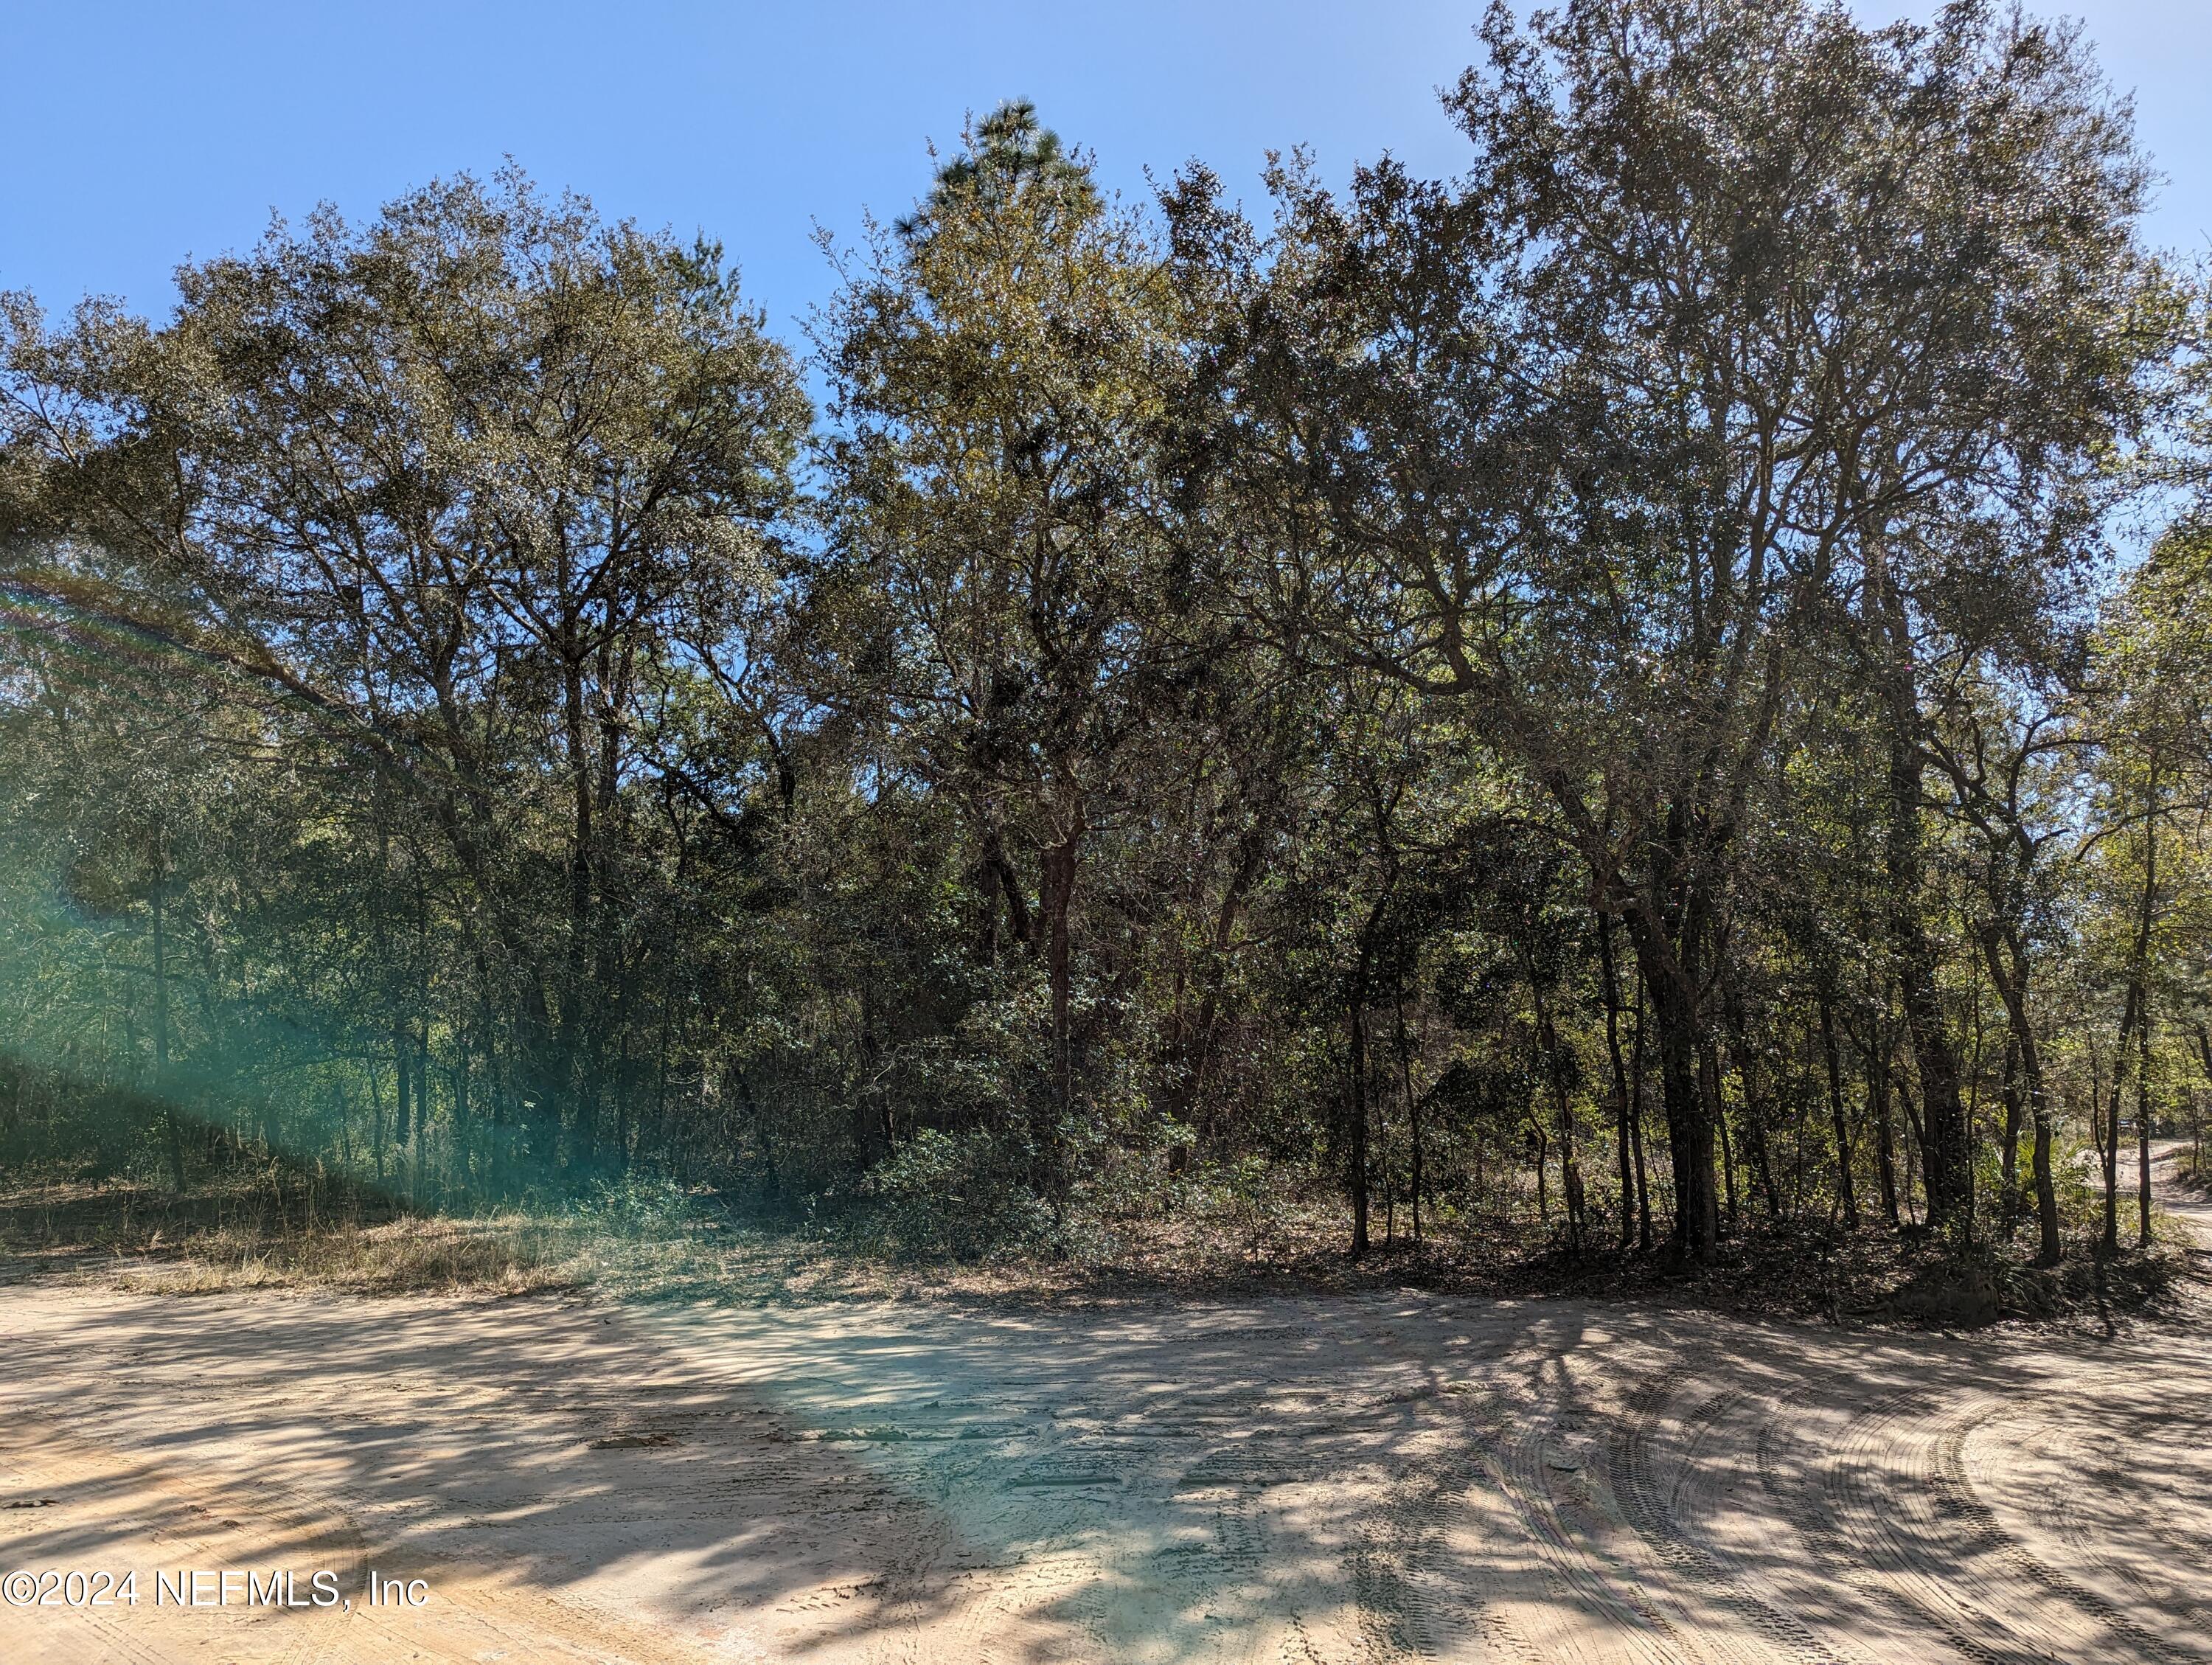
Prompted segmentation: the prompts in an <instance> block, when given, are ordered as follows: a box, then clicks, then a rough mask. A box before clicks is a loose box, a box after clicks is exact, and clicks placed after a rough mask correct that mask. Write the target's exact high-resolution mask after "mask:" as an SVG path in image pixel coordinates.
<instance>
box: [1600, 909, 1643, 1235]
mask: <svg viewBox="0 0 2212 1665" xmlns="http://www.w3.org/2000/svg"><path fill="white" fill-rule="evenodd" d="M1597 955H1598V964H1599V967H1600V969H1601V970H1602V972H1603V974H1604V979H1605V1048H1606V1054H1607V1057H1608V1058H1609V1059H1610V1060H1611V1061H1612V1065H1613V1148H1614V1153H1615V1154H1616V1155H1617V1156H1618V1157H1619V1158H1620V1247H1621V1248H1623V1249H1626V1248H1627V1247H1628V1246H1629V1244H1630V1243H1633V1242H1634V1241H1635V1239H1636V1195H1637V1190H1638V1186H1637V1180H1636V1174H1635V1170H1634V1168H1633V1166H1632V1151H1631V1146H1632V1145H1633V1144H1634V1143H1635V1136H1634V1134H1633V1133H1632V1129H1631V1127H1630V1126H1629V1117H1628V1098H1629V1095H1628V1072H1627V1070H1626V1067H1624V1066H1623V1065H1622V1063H1621V1058H1620V972H1619V970H1618V969H1617V968H1616V967H1615V966H1614V964H1613V918H1612V916H1611V915H1608V914H1606V913H1604V912H1602V911H1601V912H1600V913H1599V914H1598V916H1597Z"/></svg>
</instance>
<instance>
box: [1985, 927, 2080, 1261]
mask: <svg viewBox="0 0 2212 1665" xmlns="http://www.w3.org/2000/svg"><path fill="white" fill-rule="evenodd" d="M1982 951H1983V955H1984V957H1985V958H1986V959H1987V960H1988V961H1989V966H1990V982H1991V983H1993V984H1994V985H1995V986H1996V991H1997V998H1998V999H2000V1000H2002V1001H2003V1002H2004V1008H2005V1021H2006V1023H2007V1024H2008V1025H2009V1026H2010V1028H2011V1030H2012V1044H2013V1046H2014V1047H2015V1048H2016V1049H2017V1051H2018V1054H2019V1059H2020V1079H2021V1086H2022V1087H2023V1088H2024V1089H2025V1091H2026V1094H2027V1118H2028V1123H2029V1126H2030V1127H2031V1129H2032V1130H2033V1139H2034V1144H2033V1155H2032V1156H2031V1157H2030V1158H2029V1161H2030V1169H2029V1173H2030V1177H2031V1178H2032V1179H2033V1182H2034V1185H2035V1218H2036V1230H2037V1238H2038V1242H2037V1246H2036V1257H2035V1263H2036V1264H2037V1265H2038V1266H2042V1267H2053V1266H2057V1264H2058V1261H2059V1256H2060V1255H2061V1254H2062V1252H2063V1249H2062V1245H2061V1244H2060V1242H2059V1237H2058V1190H2057V1183H2056V1182H2055V1181H2054V1180H2053V1179H2052V1177H2051V1097H2050V1091H2049V1089H2048V1087H2047V1086H2046V1085H2045V1080H2044V1075H2043V1052H2042V1048H2040V1047H2039V1046H2038V1045H2037V1044H2036V1039H2035V1027H2034V1025H2033V1024H2031V1023H2030V1022H2029V1021H2028V1009H2027V992H2028V961H2027V945H2026V944H2025V943H2024V942H2023V941H2021V939H2020V938H2019V937H2018V936H2017V935H2016V934H2014V933H2009V932H2008V933H1999V932H1997V931H1996V930H1995V929H1991V930H1990V931H1986V932H1984V933H1983V937H1982Z"/></svg>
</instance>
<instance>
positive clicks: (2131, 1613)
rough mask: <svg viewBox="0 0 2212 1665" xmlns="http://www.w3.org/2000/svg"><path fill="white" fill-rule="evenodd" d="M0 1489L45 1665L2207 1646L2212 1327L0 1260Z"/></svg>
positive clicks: (1915, 1653)
mask: <svg viewBox="0 0 2212 1665" xmlns="http://www.w3.org/2000/svg"><path fill="white" fill-rule="evenodd" d="M2205 1224H2206V1225H2207V1227H2208V1229H2212V1219H2208V1220H2207V1221H2206V1223H2205ZM2208 1241H2212V1239H2208ZM0 1504H5V1505H6V1508H5V1509H4V1510H0V1571H6V1570H13V1569H29V1570H33V1571H38V1570H43V1569H48V1568H52V1569H57V1570H60V1569H68V1568H77V1569H82V1570H85V1571H94V1570H103V1569H104V1570H109V1571H113V1572H117V1573H120V1572H122V1571H128V1570H132V1569H136V1570H137V1571H138V1574H139V1579H138V1588H137V1595H138V1597H139V1601H138V1605H137V1606H136V1607H125V1606H121V1605H116V1606H107V1607H98V1608H79V1609H71V1608H68V1607H8V1606H0V1660H9V1661H13V1660H27V1661H41V1662H55V1665H64V1662H75V1661H101V1662H105V1661H109V1660H118V1661H149V1662H150V1661H164V1662H166V1661H175V1660H187V1661H198V1660H208V1661H213V1660H222V1661H226V1662H228V1661H240V1662H280V1661H282V1662H302V1665H304V1662H310V1661H319V1660H343V1661H364V1662H368V1661H374V1662H384V1661H390V1660H407V1659H421V1660H425V1661H453V1660H487V1661H488V1660H499V1659H505V1660H510V1661H514V1662H518V1665H520V1662H538V1661H554V1660H576V1661H583V1660H589V1661H610V1662H611V1661H623V1660H629V1661H640V1662H643V1661H655V1660H742V1661H793V1662H799V1661H804V1662H818V1665H860V1662H869V1665H892V1662H905V1665H933V1662H945V1665H990V1662H1005V1665H1013V1662H1019V1661H1028V1660H1036V1661H1047V1660H1060V1661H1076V1662H1090V1661H1106V1660H1129V1661H1161V1662H1170V1661H1186V1660H1188V1661H1220V1662H1229V1661H1238V1662H1270V1665H1273V1662H1314V1661H1330V1662H1334V1661H1355V1660H1358V1661H1367V1660H1399V1659H1427V1658H1441V1659H1465V1660H1484V1659H1498V1660H1507V1661H1536V1660H1562V1661H1589V1662H1613V1661H1622V1662H1666V1661H1705V1662H1712V1665H1723V1662H1740V1665H1766V1662H1790V1665H1815V1662H1845V1661H1865V1662H1875V1661H1890V1662H1900V1665H1902V1662H1913V1665H1921V1662H1928V1661H1936V1660H1944V1659H1963V1660H1969V1661H1975V1662H1983V1665H1988V1662H2014V1661H2023V1662H2024V1661H2029V1660H2047V1659H2053V1658H2056V1659H2061V1660H2073V1661H2094V1662H2109V1661H2124V1660H2150V1661H2185V1660H2212V1335H2208V1334H2204V1333H2203V1332H2201V1331H2196V1330H2176V1329H2174V1328H2171V1327H2162V1328H2151V1327H2145V1328H2139V1329H2138V1330H2136V1332H2135V1333H2134V1334H2126V1335H2123V1336H2121V1337H2119V1338H2118V1339H2114V1340H2094V1339H2089V1338H2085V1337H2081V1336H2075V1335H2068V1336H2056V1335H2035V1334H2019V1333H2009V1334H2000V1335H1997V1336H1995V1337H1987V1336H1985V1337H1982V1338H1978V1339H1946V1338H1940V1337H1931V1336H1915V1337H1911V1338H1903V1337H1894V1336H1884V1335H1881V1334H1838V1333H1836V1332H1833V1331H1826V1330H1815V1329H1809V1328H1808V1329H1801V1328H1788V1327H1781V1326H1771V1327H1765V1326H1758V1325H1750V1324H1743V1323H1736V1322H1728V1321H1724V1320H1721V1319H1717V1318H1712V1317H1708V1316H1697V1315H1686V1314H1661V1313H1653V1312H1650V1311H1639V1310H1632V1309H1626V1308H1605V1307H1598V1306H1578V1305H1575V1304H1571V1303H1517V1304H1516V1303H1497V1302H1487V1301H1477V1300H1462V1299H1456V1298H1446V1297H1431V1296H1426V1295H1419V1294H1413V1293H1407V1294H1403V1295H1398V1296H1394V1297H1354V1298H1338V1299H1328V1300H1312V1301H1293V1300H1279V1301H1254V1302H1249V1303H1224V1304H1217V1305H1210V1306H1200V1307H1192V1306H1181V1307H1172V1308H1170V1307H1164V1306H1163V1307H1160V1308H1157V1309H1150V1310H1127V1309H1122V1310H1114V1311H1112V1312H1109V1313H1100V1312H1097V1311H1088V1312H1085V1311H1076V1312H1065V1313H1059V1314H1053V1315H1036V1314H1026V1315H1023V1316H976V1315H975V1314H973V1313H964V1314H963V1313H954V1312H950V1311H942V1310H932V1309H927V1308H915V1307H903V1308H901V1307H872V1308H871V1307H859V1306H825V1307H813V1308H794V1309H781V1310H757V1311H739V1310H706V1309H697V1310H693V1309H662V1310H613V1309H610V1308H607V1307H605V1306H602V1305H596V1304H592V1303H569V1304H556V1303H548V1302H545V1301H542V1300H538V1301H517V1302H511V1303H503V1304H502V1303H476V1304H470V1303H453V1302H431V1301H419V1302H409V1301H384V1302H367V1301H336V1300H331V1299H328V1298H317V1299H308V1298H289V1299H287V1298H270V1297H219V1298H207V1299H201V1300H191V1299H177V1298H145V1297H118V1296H103V1297H94V1296H88V1295H82V1294H77V1295H71V1294H66V1293H62V1292H43V1291H38V1290H37V1289H35V1288H32V1287H17V1288H15V1289H10V1290H6V1291H0ZM223 1568H232V1569H240V1570H245V1569H252V1570H255V1571H262V1572H265V1571H271V1570H280V1569H282V1570H291V1571H294V1572H295V1584H294V1586H293V1589H294V1592H295V1600H301V1601H306V1600H308V1599H310V1598H309V1596H308V1594H307V1592H308V1591H309V1589H310V1585H309V1578H310V1575H311V1573H312V1572H313V1571H315V1570H318V1569H321V1570H327V1571H330V1572H331V1574H332V1575H333V1584H334V1585H335V1587H336V1588H337V1589H342V1590H343V1593H344V1595H346V1597H347V1598H348V1599H349V1601H350V1603H351V1606H350V1608H349V1610H343V1611H341V1610H340V1609H338V1608H337V1607H313V1606H308V1607H301V1608H297V1609H287V1608H283V1607H268V1606H249V1605H243V1604H242V1602H241V1584H242V1581H235V1580H234V1581H232V1582H231V1583H229V1584H228V1586H227V1593H228V1603H227V1604H226V1605H223V1606H220V1607H216V1606H206V1607H179V1606H177V1605H176V1604H175V1603H174V1602H173V1601H169V1602H166V1603H164V1604H162V1605H160V1606H155V1605H154V1602H153V1597H154V1594H155V1592H154V1590H153V1589H152V1579H153V1575H154V1573H155V1571H157V1570H159V1571H164V1572H167V1573H169V1574H171V1575H172V1576H173V1575H175V1574H176V1573H178V1572H180V1571H186V1570H190V1569H201V1570H204V1571H220V1570H222V1569H223ZM370 1571H375V1572H376V1573H377V1574H379V1576H380V1577H381V1578H399V1579H402V1580H408V1579H421V1580H422V1581H423V1582H422V1586H421V1587H420V1594H421V1595H422V1597H423V1605H422V1606H421V1607H409V1606H404V1605H400V1606H392V1605H386V1606H382V1607H369V1606H368V1605H367V1601H366V1589H367V1577H368V1573H369V1572H370ZM403 1587H404V1586H403ZM18 1588H19V1589H20V1588H21V1587H20V1585H19V1586H18ZM200 1589H201V1592H202V1593H203V1594H205V1593H206V1592H207V1591H208V1590H209V1589H210V1586H209V1585H208V1584H207V1583H206V1582H205V1581H203V1583H202V1584H201V1586H200ZM4 1593H5V1592H4V1591H0V1594H4ZM58 1594H59V1592H58Z"/></svg>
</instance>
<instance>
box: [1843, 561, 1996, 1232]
mask: <svg viewBox="0 0 2212 1665" xmlns="http://www.w3.org/2000/svg"><path fill="white" fill-rule="evenodd" d="M1866 590H1867V602H1868V605H1869V606H1870V607H1871V608H1872V609H1874V610H1875V613H1876V621H1875V622H1876V626H1877V630H1876V634H1877V636H1878V639H1879V641H1880V647H1881V655H1882V677H1881V682H1882V685H1883V695H1884V706H1885V711H1886V715H1887V720H1888V725H1889V793H1888V806H1887V807H1888V829H1887V839H1886V841H1885V846H1884V850H1883V861H1884V869H1885V872H1884V877H1885V878H1886V879H1887V886H1888V897H1889V939H1890V946H1891V949H1892V951H1893V953H1894V954H1895V955H1896V957H1897V965H1898V975H1899V985H1900V989H1901V993H1902V994H1903V998H1904V1006H1905V1030H1906V1034H1907V1036H1908V1037H1909V1039H1910V1040H1911V1045H1912V1053H1913V1061H1914V1062H1915V1064H1916V1065H1917V1066H1918V1069H1919V1074H1920V1097H1921V1109H1922V1115H1923V1124H1922V1126H1923V1133H1922V1156H1923V1164H1924V1169H1925V1173H1924V1178H1923V1183H1924V1185H1925V1187H1926V1188H1927V1194H1928V1221H1929V1224H1930V1225H1931V1226H1936V1227H1948V1228H1954V1229H1960V1230H1963V1229H1965V1228H1966V1226H1967V1225H1968V1224H1970V1223H1971V1217H1972V1207H1973V1169H1972V1155H1971V1152H1970V1150H1969V1148H1968V1141H1967V1128H1966V1105H1965V1103H1963V1101H1962V1100H1961V1098H1960V1072H1959V1058H1958V1052H1957V1049H1956V1048H1955V1047H1954V1045H1953V1043H1952V1040H1951V1034H1950V1030H1949V1026H1948V1024H1947V1022H1946V1020H1945V1018H1944V1015H1943V1006H1942V996H1941V994H1940V991H1939V990H1938V988H1937V987H1936V947H1935V944H1934V943H1933V941H1932V940H1931V939H1929V934H1928V930H1927V925H1926V921H1924V919H1923V916H1922V904H1921V891H1922V889H1923V884H1924V874H1923V853H1922V838H1921V829H1920V805H1921V799H1922V796H1923V788H1922V784H1921V775H1922V771H1923V767H1924V760H1923V754H1922V752H1921V749H1920V738H1919V735H1920V705H1919V696H1918V692H1917V689H1916V687H1915V678H1914V674H1913V665H1912V641H1911V623H1910V620H1909V619H1908V618H1907V617H1906V613H1905V601H1904V598H1903V597H1902V596H1901V595H1900V594H1899V592H1898V591H1897V589H1896V587H1895V586H1893V584H1891V583H1890V581H1889V573H1888V568H1887V561H1886V559H1885V553H1884V550H1883V545H1882V540H1881V536H1880V535H1876V536H1875V537H1873V538H1869V541H1868V549H1867V583H1866Z"/></svg>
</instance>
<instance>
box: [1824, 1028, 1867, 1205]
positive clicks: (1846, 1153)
mask: <svg viewBox="0 0 2212 1665" xmlns="http://www.w3.org/2000/svg"><path fill="white" fill-rule="evenodd" d="M1819 998H1820V1052H1821V1055H1822V1057H1823V1058H1824V1059H1825V1060H1826V1063H1827V1066H1828V1119H1829V1121H1830V1122H1831V1124H1832V1126H1833V1127H1834V1129H1835V1134H1836V1199H1837V1201H1838V1203H1839V1204H1840V1205H1841V1206H1842V1207H1843V1211H1844V1231H1857V1230H1858V1229H1859V1203H1858V1194H1857V1191H1856V1190H1854V1189H1853V1188H1852V1184H1851V1125H1850V1118H1849V1117H1847V1116H1846V1115H1844V1066H1843V1058H1842V1052H1841V1048H1838V1046H1837V1044H1836V1011H1835V1003H1834V1001H1833V1000H1831V999H1830V998H1829V994H1828V990H1827V988H1826V985H1825V984H1824V985H1823V986H1822V987H1821V989H1820V996H1819Z"/></svg>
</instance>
